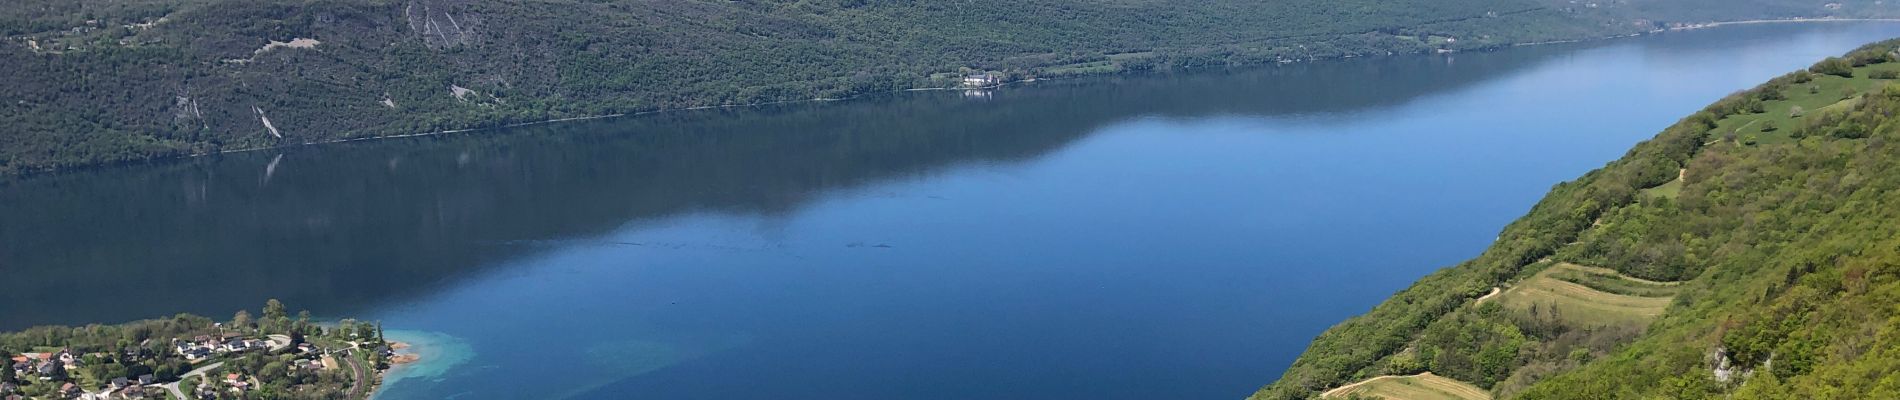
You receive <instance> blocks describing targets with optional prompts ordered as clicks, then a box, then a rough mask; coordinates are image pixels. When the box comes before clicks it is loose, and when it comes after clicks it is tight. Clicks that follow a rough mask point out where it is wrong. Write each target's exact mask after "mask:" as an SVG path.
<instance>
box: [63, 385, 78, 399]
mask: <svg viewBox="0 0 1900 400" xmlns="http://www.w3.org/2000/svg"><path fill="white" fill-rule="evenodd" d="M79 392H80V390H79V385H74V384H73V383H72V382H66V384H64V385H59V395H60V396H65V397H73V396H78V395H79Z"/></svg>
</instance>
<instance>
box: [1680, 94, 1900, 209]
mask: <svg viewBox="0 0 1900 400" xmlns="http://www.w3.org/2000/svg"><path fill="white" fill-rule="evenodd" d="M1879 71H1900V63H1883V64H1873V65H1868V66H1865V67H1860V68H1854V76H1853V77H1851V78H1842V77H1838V76H1833V75H1822V74H1815V76H1814V81H1812V82H1808V83H1804V84H1798V85H1794V86H1793V87H1789V88H1787V89H1784V90H1783V91H1782V95H1784V96H1786V97H1787V98H1786V99H1784V100H1769V101H1765V102H1763V103H1764V104H1763V106H1764V107H1763V110H1764V112H1761V113H1754V114H1749V113H1743V114H1737V115H1731V116H1729V117H1727V118H1723V119H1722V120H1721V121H1719V122H1718V123H1717V124H1716V128H1715V131H1714V132H1715V133H1716V134H1717V135H1718V136H1716V137H1715V138H1714V139H1717V140H1722V139H1726V138H1727V137H1728V136H1727V135H1729V134H1731V133H1732V134H1733V135H1734V138H1735V140H1736V141H1737V142H1740V143H1742V144H1777V143H1790V142H1793V141H1794V139H1793V138H1792V137H1790V136H1789V135H1788V132H1791V131H1793V130H1795V128H1799V127H1801V126H1802V125H1804V124H1806V123H1807V122H1806V119H1807V117H1809V116H1814V115H1819V114H1820V113H1823V112H1827V111H1830V110H1837V109H1845V108H1847V107H1850V106H1852V105H1853V102H1854V101H1855V99H1856V98H1858V97H1859V95H1860V94H1861V93H1867V92H1869V91H1872V90H1875V89H1879V88H1880V87H1881V86H1884V85H1887V84H1889V83H1895V82H1900V80H1894V79H1874V78H1872V76H1873V74H1874V73H1875V72H1879ZM1796 107H1799V109H1800V112H1795V110H1796ZM1665 186H1667V185H1665ZM1678 188H1680V186H1678ZM1655 189H1661V188H1660V187H1658V188H1655Z"/></svg>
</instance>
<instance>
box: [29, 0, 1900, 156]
mask: <svg viewBox="0 0 1900 400" xmlns="http://www.w3.org/2000/svg"><path fill="white" fill-rule="evenodd" d="M1827 4H1834V6H1831V7H1830V6H1826V5H1827ZM1896 15H1900V12H1896V8H1895V6H1894V5H1889V4H1884V3H1882V2H1877V1H1871V0H1852V1H1832V0H1745V1H1715V0H1694V1H1673V2H1634V3H1627V4H1626V3H1623V2H1606V3H1602V4H1601V5H1596V4H1592V5H1591V6H1587V7H1586V6H1581V5H1579V4H1575V3H1573V2H1569V1H1561V0H1452V1H1424V0H1402V1H1371V0H1346V1H1275V2H1259V1H1239V0H1215V1H1195V2H1171V1H1149V0H1138V1H1102V0H1029V1H1001V0H960V1H954V2H863V1H836V0H827V1H777V0H748V1H667V2H633V1H591V0H589V1H583V0H538V1H532V2H509V1H498V0H369V1H335V0H324V1H281V0H277V1H236V0H83V1H72V0H23V1H12V2H6V3H5V4H0V32H4V36H5V37H4V40H0V68H4V69H5V70H7V71H9V72H10V73H11V74H12V77H13V78H14V79H13V80H12V81H11V82H13V83H12V84H9V85H0V100H4V101H0V126H5V127H6V129H4V130H0V174H10V173H20V172H31V171H47V170H55V169H61V168H69V167H76V166H85V165H95V164H102V163H114V162H125V161H135V160H146V159H152V158H159V157H173V156H181V155H190V154H206V153H213V152H219V151H227V150H241V149H256V148H265V147H274V146H286V145H295V144H302V143H313V142H325V141H334V140H344V139H353V138H365V137H379V136H390V135H403V134H416V133H426V132H437V131H444V130H454V129H468V128H481V127H493V126H500V125H506V124H513V123H523V122H531V121H543V120H550V119H560V118H570V117H582V116H597V115H608V114H620V113H631V112H641V111H652V110H662V109H679V108H687V107H699V106H721V105H739V104H755V103H767V102H780V101H802V100H810V99H815V98H841V97H848V96H852V95H857V94H863V93H872V92H883V91H894V90H903V89H910V88H924V87H950V86H956V85H957V84H958V82H959V81H960V79H961V78H962V76H963V75H965V74H970V73H994V74H996V75H998V76H1001V77H1003V78H1005V79H1028V78H1037V77H1059V76H1072V75H1086V74H1103V73H1121V72H1131V71H1163V70H1174V69H1183V68H1202V67H1209V66H1222V65H1249V64H1271V63H1280V62H1290V61H1297V60H1311V59H1323V58H1341V57H1359V56H1377V55H1388V54H1398V53H1421V52H1431V51H1460V50H1478V49H1489V48H1496V47H1500V46H1508V45H1511V44H1517V43H1534V42H1547V41H1561V40H1577V39H1589V38H1599V37H1609V36H1620V35H1628V34H1638V33H1643V32H1650V31H1654V30H1658V29H1665V28H1671V27H1680V26H1687V25H1693V24H1698V23H1705V22H1711V21H1734V20H1747V19H1769V18H1792V17H1886V16H1896Z"/></svg>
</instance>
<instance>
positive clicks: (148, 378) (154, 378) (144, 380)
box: [139, 374, 158, 385]
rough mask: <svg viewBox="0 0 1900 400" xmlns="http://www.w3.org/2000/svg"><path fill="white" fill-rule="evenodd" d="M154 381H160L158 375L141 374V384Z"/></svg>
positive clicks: (148, 383)
mask: <svg viewBox="0 0 1900 400" xmlns="http://www.w3.org/2000/svg"><path fill="white" fill-rule="evenodd" d="M154 383H158V376H157V375H152V374H145V375H139V385H150V384H154Z"/></svg>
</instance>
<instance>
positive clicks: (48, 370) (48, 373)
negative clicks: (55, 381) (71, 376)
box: [36, 360, 66, 379]
mask: <svg viewBox="0 0 1900 400" xmlns="http://www.w3.org/2000/svg"><path fill="white" fill-rule="evenodd" d="M65 369H66V365H65V364H62V363H60V362H59V360H52V361H46V362H41V363H40V367H39V368H38V369H37V371H36V372H37V373H38V374H39V375H40V379H51V377H52V376H54V375H56V374H58V373H60V372H65Z"/></svg>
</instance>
